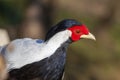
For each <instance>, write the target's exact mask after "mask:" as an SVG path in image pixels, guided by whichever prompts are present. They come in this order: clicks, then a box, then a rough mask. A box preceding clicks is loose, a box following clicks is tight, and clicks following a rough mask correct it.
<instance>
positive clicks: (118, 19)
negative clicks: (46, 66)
mask: <svg viewBox="0 0 120 80" xmlns="http://www.w3.org/2000/svg"><path fill="white" fill-rule="evenodd" d="M66 18H67V19H68V18H70V19H71V18H72V19H76V20H78V21H80V22H82V23H84V24H86V25H87V26H88V28H89V29H90V31H91V32H92V33H93V34H94V35H95V36H96V39H97V41H96V42H93V41H91V40H80V41H78V42H75V43H73V44H71V45H70V46H69V48H68V53H67V65H66V69H65V79H64V80H120V27H119V26H120V0H0V45H5V44H7V43H9V41H11V40H14V39H16V38H24V37H31V38H40V39H44V38H45V34H46V32H47V31H48V30H49V28H50V27H51V26H52V25H54V24H56V23H57V22H59V21H60V20H63V19H66Z"/></svg>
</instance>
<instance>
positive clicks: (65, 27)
mask: <svg viewBox="0 0 120 80" xmlns="http://www.w3.org/2000/svg"><path fill="white" fill-rule="evenodd" d="M80 39H91V40H96V39H95V36H94V35H93V34H92V33H90V31H89V30H88V28H87V27H86V25H84V24H82V23H81V22H79V21H77V20H75V19H64V20H62V21H60V22H59V23H58V24H56V25H54V26H53V27H51V29H50V30H49V31H48V33H47V34H46V37H45V39H44V40H42V39H32V38H22V39H16V40H13V41H11V42H10V43H9V44H7V45H5V46H3V47H2V48H1V52H0V53H1V55H2V57H3V58H4V60H5V61H6V69H7V72H8V79H7V80H62V79H63V74H64V70H65V64H66V54H67V53H66V51H67V47H68V46H69V44H71V43H73V42H76V41H79V40H80Z"/></svg>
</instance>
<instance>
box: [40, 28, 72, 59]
mask: <svg viewBox="0 0 120 80" xmlns="http://www.w3.org/2000/svg"><path fill="white" fill-rule="evenodd" d="M70 35H71V32H70V31H69V30H64V31H61V32H58V33H57V34H55V35H54V36H53V37H52V38H50V39H49V40H48V41H46V42H45V45H44V46H43V48H42V50H41V53H42V58H46V57H49V56H51V55H53V54H54V53H55V51H56V50H57V49H58V48H59V47H61V46H62V45H63V44H64V43H65V42H66V41H68V40H69V37H70ZM46 49H47V50H46Z"/></svg>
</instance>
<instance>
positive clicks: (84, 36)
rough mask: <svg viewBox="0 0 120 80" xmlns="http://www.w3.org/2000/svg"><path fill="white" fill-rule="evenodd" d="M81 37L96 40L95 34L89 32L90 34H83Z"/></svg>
mask: <svg viewBox="0 0 120 80" xmlns="http://www.w3.org/2000/svg"><path fill="white" fill-rule="evenodd" d="M80 38H83V39H91V40H95V41H96V38H95V36H94V35H93V34H91V33H89V34H88V35H81V37H80Z"/></svg>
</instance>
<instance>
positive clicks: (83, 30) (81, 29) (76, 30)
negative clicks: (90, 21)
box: [68, 25, 89, 41]
mask: <svg viewBox="0 0 120 80" xmlns="http://www.w3.org/2000/svg"><path fill="white" fill-rule="evenodd" d="M68 30H70V31H71V32H72V35H71V39H72V40H73V41H77V40H80V36H81V35H83V34H84V35H87V34H89V30H88V29H87V27H86V26H85V25H75V26H72V27H70V28H68Z"/></svg>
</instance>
